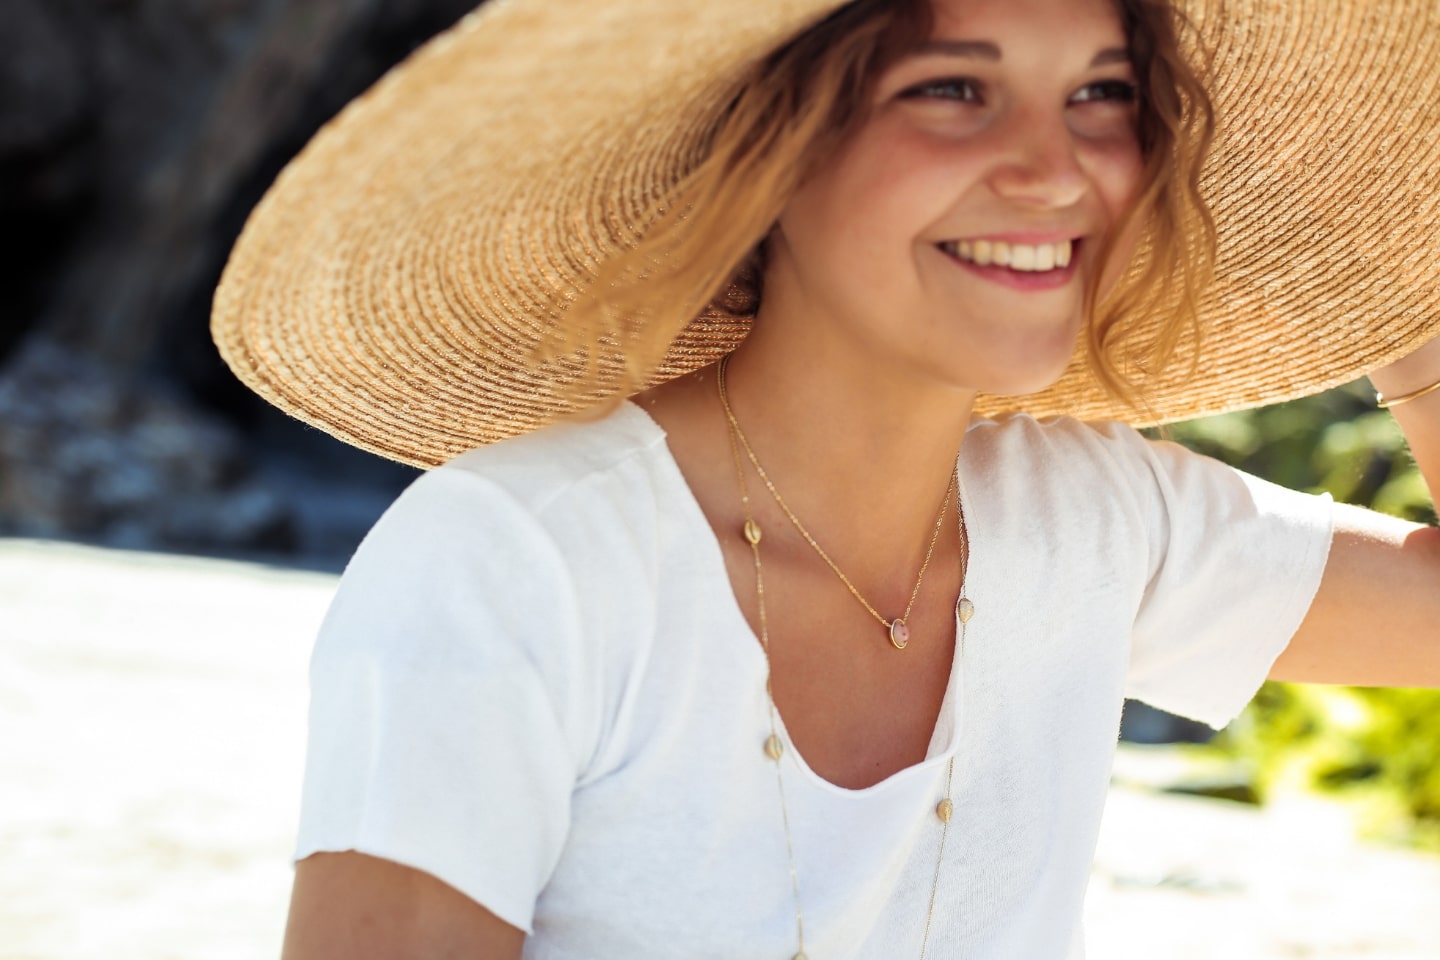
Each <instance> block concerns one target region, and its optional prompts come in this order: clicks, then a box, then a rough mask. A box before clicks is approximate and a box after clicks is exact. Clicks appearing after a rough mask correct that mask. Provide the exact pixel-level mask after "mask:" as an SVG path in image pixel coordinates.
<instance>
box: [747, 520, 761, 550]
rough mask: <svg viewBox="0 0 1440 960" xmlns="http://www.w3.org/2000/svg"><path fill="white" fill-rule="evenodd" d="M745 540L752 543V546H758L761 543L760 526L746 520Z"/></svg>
mask: <svg viewBox="0 0 1440 960" xmlns="http://www.w3.org/2000/svg"><path fill="white" fill-rule="evenodd" d="M745 539H746V540H748V541H750V545H751V546H756V545H758V544H759V543H760V524H758V523H756V522H755V521H754V520H746V521H745Z"/></svg>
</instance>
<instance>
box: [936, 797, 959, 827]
mask: <svg viewBox="0 0 1440 960" xmlns="http://www.w3.org/2000/svg"><path fill="white" fill-rule="evenodd" d="M954 813H955V804H953V803H951V802H950V798H949V797H946V798H945V799H944V800H941V801H940V802H939V803H938V804H936V805H935V816H937V817H939V818H940V822H941V823H949V822H950V818H951V817H952V816H953V815H954Z"/></svg>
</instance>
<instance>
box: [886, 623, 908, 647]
mask: <svg viewBox="0 0 1440 960" xmlns="http://www.w3.org/2000/svg"><path fill="white" fill-rule="evenodd" d="M890 642H891V644H893V645H894V647H895V649H896V650H904V649H905V644H907V643H909V642H910V628H909V627H907V626H905V621H904V620H901V619H900V618H899V617H896V618H895V619H894V620H891V621H890Z"/></svg>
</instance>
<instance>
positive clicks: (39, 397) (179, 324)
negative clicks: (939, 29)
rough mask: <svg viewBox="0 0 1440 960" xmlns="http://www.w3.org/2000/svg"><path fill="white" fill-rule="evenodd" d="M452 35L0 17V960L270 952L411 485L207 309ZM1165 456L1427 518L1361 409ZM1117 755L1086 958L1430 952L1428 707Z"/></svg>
mask: <svg viewBox="0 0 1440 960" xmlns="http://www.w3.org/2000/svg"><path fill="white" fill-rule="evenodd" d="M471 6H473V2H472V0H324V2H322V0H85V2H81V0H4V3H3V4H0V244H3V254H4V255H3V256H0V864H3V865H5V866H4V868H3V869H0V960H20V958H25V960H42V958H43V960H60V958H66V960H68V958H71V957H81V956H87V957H88V956H96V955H100V954H102V953H103V954H104V955H106V956H108V957H131V956H134V957H147V958H156V957H167V956H171V955H174V956H177V957H178V956H187V957H221V956H229V955H231V954H233V955H235V956H237V957H238V956H254V955H256V954H257V953H260V954H264V953H270V954H274V953H275V950H276V948H277V947H278V942H279V930H280V927H281V925H282V924H283V911H284V903H285V898H286V896H287V895H288V882H289V868H288V861H287V856H288V843H289V836H290V832H291V831H292V830H293V819H294V815H295V803H296V799H297V797H296V791H297V790H298V783H299V763H300V756H301V751H302V750H303V723H304V696H305V693H304V665H305V658H306V655H307V654H308V643H309V639H310V637H311V635H313V632H314V629H315V627H316V625H317V624H318V621H319V617H320V616H321V615H322V614H323V611H324V607H325V604H326V602H328V597H329V594H330V591H331V590H333V583H334V575H335V574H336V573H337V572H338V571H339V570H340V569H341V568H342V567H343V564H344V562H345V560H346V558H347V557H348V556H349V554H350V552H351V551H352V550H353V549H354V546H355V544H356V543H357V542H358V541H359V538H360V537H361V536H362V535H363V533H364V532H365V530H366V529H368V527H369V525H370V524H371V523H372V522H373V521H374V519H375V518H376V517H377V516H378V515H379V513H380V511H381V510H383V509H384V507H385V506H386V505H387V504H388V503H389V502H390V500H392V499H393V498H394V496H395V495H396V494H397V493H398V492H399V491H400V490H401V489H402V488H403V487H404V485H405V484H406V483H408V482H409V480H410V479H411V478H412V477H413V476H414V471H412V470H410V469H408V468H405V467H401V466H398V465H396V464H392V463H388V462H386V461H382V460H379V459H377V458H375V457H373V456H370V455H368V454H365V453H362V452H359V451H356V450H353V449H351V448H349V447H346V446H344V445H342V444H340V443H338V442H337V441H334V440H332V439H330V438H329V437H328V436H326V435H324V434H322V433H319V432H318V431H315V430H313V429H311V428H308V427H305V426H303V425H301V424H299V423H297V422H295V421H293V420H290V419H289V418H287V417H285V416H284V415H282V414H280V413H277V412H275V411H274V410H273V409H272V408H270V407H269V406H268V405H267V404H265V403H264V402H263V401H261V400H259V399H258V398H256V397H255V396H253V395H252V394H250V393H249V392H248V391H247V390H245V389H244V388H243V387H241V386H240V385H239V384H238V383H237V382H236V381H235V380H234V379H233V378H232V377H231V376H230V375H229V373H228V372H227V371H226V370H225V368H224V367H223V365H222V364H221V362H220V360H219V358H218V356H217V355H216V353H215V351H214V349H213V347H212V345H211V342H210V337H209V332H208V325H207V319H208V310H209V301H210V296H211V293H212V291H213V289H214V286H215V283H216V281H217V280H218V277H219V274H220V270H221V268H222V266H223V264H224V260H225V256H226V254H227V253H228V251H229V248H230V246H231V244H232V243H233V242H234V239H235V236H236V235H237V233H238V231H239V229H240V227H241V225H242V224H243V222H244V219H245V216H246V215H247V213H248V211H249V210H250V208H251V207H252V206H253V205H254V204H255V203H256V201H258V200H259V198H260V196H261V194H262V193H263V191H264V190H265V188H266V187H267V186H268V185H269V183H270V182H271V181H272V180H273V178H274V177H275V175H276V174H277V173H278V172H279V170H280V169H281V167H282V166H283V165H284V164H285V162H286V161H287V160H288V159H289V158H290V157H291V156H292V155H293V154H294V153H295V152H296V151H297V150H298V149H299V148H300V147H301V146H302V145H303V144H304V143H305V142H306V140H307V139H308V138H309V137H310V135H311V134H312V133H313V132H314V131H315V130H316V129H317V128H318V126H319V125H320V124H322V123H323V122H324V121H325V120H326V119H328V118H329V117H331V116H333V115H334V113H335V112H336V111H337V110H338V109H339V108H340V107H341V106H343V104H344V103H346V102H347V101H348V100H349V99H351V98H352V97H353V96H355V95H356V94H358V93H359V92H361V91H362V90H364V89H365V88H366V87H367V86H368V85H369V84H370V83H372V82H373V81H374V80H375V79H376V78H378V77H379V76H380V74H381V73H383V72H384V70H385V69H386V68H387V67H388V66H390V65H391V64H393V63H394V62H396V61H398V60H399V59H401V58H403V57H404V56H405V55H406V54H407V53H408V52H409V51H410V50H412V49H413V48H414V47H415V46H417V45H418V44H420V43H421V42H423V41H424V40H425V39H426V38H428V37H429V36H431V35H433V34H434V33H435V32H437V31H439V30H440V29H443V28H444V27H445V26H448V25H449V24H450V23H453V22H454V21H455V20H456V19H458V18H459V17H460V16H461V15H462V14H463V13H465V12H467V10H468V9H469V8H470V7H471ZM1168 434H1169V435H1170V436H1171V437H1172V438H1173V439H1176V440H1178V441H1180V442H1182V443H1186V444H1188V445H1190V446H1192V447H1194V448H1195V449H1198V450H1201V451H1203V452H1205V453H1208V454H1211V455H1214V456H1216V457H1219V458H1221V459H1223V460H1226V461H1228V462H1230V463H1233V464H1236V465H1238V466H1240V467H1242V468H1244V469H1246V470H1249V471H1251V472H1253V473H1256V474H1259V475H1261V476H1264V477H1267V478H1269V479H1272V480H1275V481H1277V482H1280V483H1283V484H1286V485H1288V486H1291V487H1295V488H1297V489H1301V490H1311V491H1317V492H1318V491H1329V492H1330V493H1332V494H1333V495H1334V496H1335V497H1336V498H1337V499H1341V500H1347V501H1351V502H1355V503H1362V504H1367V505H1370V506H1373V507H1375V508H1376V509H1379V510H1384V511H1387V512H1390V513H1395V514H1397V515H1400V516H1404V517H1408V518H1410V519H1414V520H1420V521H1433V520H1434V513H1433V509H1432V507H1431V505H1430V498H1429V496H1428V494H1427V492H1426V491H1425V489H1424V485H1423V483H1422V481H1421V480H1420V477H1419V474H1418V472H1417V471H1416V470H1415V468H1414V466H1413V463H1412V462H1411V460H1410V459H1409V456H1408V453H1407V451H1406V449H1405V445H1404V442H1403V438H1402V437H1401V436H1400V434H1399V432H1398V430H1397V429H1396V428H1395V426H1394V424H1393V422H1392V421H1391V420H1390V418H1389V415H1388V414H1386V413H1384V412H1383V411H1377V410H1375V408H1374V403H1373V393H1372V392H1371V391H1370V390H1369V389H1368V387H1367V386H1366V385H1365V384H1364V383H1357V384H1352V385H1350V386H1347V387H1344V388H1341V389H1338V390H1334V391H1331V392H1329V393H1326V394H1323V395H1321V396H1318V397H1314V398H1310V399H1307V400H1304V401H1300V402H1296V403H1291V404H1286V405H1283V406H1279V407H1273V408H1268V409H1264V410H1259V411H1252V412H1247V413H1240V414H1233V415H1229V416H1225V417H1219V418H1212V419H1208V420H1204V421H1196V422H1192V423H1187V424H1181V425H1177V426H1175V427H1172V428H1170V429H1169V431H1168ZM1417 639H1419V638H1417ZM1426 639H1433V638H1426ZM1123 734H1124V737H1125V739H1126V741H1127V746H1126V747H1125V748H1124V749H1122V755H1121V760H1120V763H1119V765H1118V766H1117V771H1116V788H1115V789H1116V796H1115V798H1113V799H1112V803H1111V812H1110V814H1107V824H1106V833H1105V837H1104V838H1103V839H1102V845H1101V854H1100V859H1099V861H1098V863H1097V872H1096V882H1095V884H1094V885H1092V891H1091V911H1092V915H1091V926H1092V938H1094V941H1095V944H1094V948H1095V952H1096V955H1098V956H1107V957H1123V956H1132V955H1133V956H1137V957H1138V956H1141V955H1146V956H1153V955H1155V954H1156V953H1157V952H1159V953H1161V954H1162V955H1166V956H1171V957H1178V956H1189V955H1194V956H1214V955H1216V953H1217V952H1222V951H1223V952H1226V953H1228V954H1230V955H1233V956H1257V957H1260V956H1265V957H1268V956H1275V957H1280V956H1287V957H1288V956H1327V957H1328V956H1335V957H1340V956H1361V955H1364V956H1387V957H1409V956H1412V955H1413V956H1440V952H1437V951H1440V948H1434V946H1433V945H1434V944H1435V943H1440V921H1437V920H1436V919H1435V911H1434V909H1433V908H1434V907H1435V906H1440V693H1437V692H1435V691H1420V690H1390V691H1377V690H1361V689H1346V688H1325V687H1302V686H1293V685H1279V684H1272V685H1268V686H1267V687H1266V688H1265V689H1264V690H1263V691H1262V692H1261V694H1260V696H1259V697H1257V699H1256V701H1255V703H1254V704H1253V705H1252V706H1251V708H1250V710H1249V711H1248V712H1247V714H1246V715H1245V716H1244V717H1242V718H1241V719H1240V720H1239V721H1237V722H1236V723H1234V724H1232V725H1231V727H1230V728H1229V729H1228V730H1227V731H1225V732H1224V733H1223V734H1221V735H1220V736H1218V737H1214V738H1212V737H1210V736H1209V731H1208V728H1205V727H1201V726H1198V725H1196V724H1193V723H1189V722H1186V721H1183V720H1179V719H1178V718H1174V717H1170V716H1168V715H1165V714H1161V713H1158V712H1156V711H1153V710H1149V709H1146V708H1143V707H1141V706H1139V705H1133V704H1132V705H1130V706H1129V707H1127V712H1126V720H1125V727H1124V731H1123ZM1317 857H1318V858H1319V859H1318V860H1317ZM1280 863H1283V864H1285V870H1284V871H1281V872H1276V869H1277V868H1276V864H1280ZM1317 878H1318V879H1317ZM1426 903H1428V904H1429V905H1430V909H1428V910H1427V909H1426V907H1425V906H1424V904H1426ZM1277 904H1279V905H1281V906H1283V907H1284V909H1285V910H1289V911H1290V912H1289V913H1284V912H1283V911H1282V915H1277V913H1276V911H1277V909H1280V908H1279V907H1277ZM1307 910H1308V911H1310V912H1309V913H1308V914H1307V913H1304V911H1307ZM1296 911H1300V912H1299V913H1297V912H1296ZM1277 916H1279V919H1277ZM1146 918H1148V920H1147V919H1146ZM1286 918H1289V921H1287V919H1286ZM1367 923H1368V924H1369V925H1370V926H1368V927H1367V926H1365V924H1367ZM1147 924H1148V925H1147ZM1232 934H1233V939H1225V938H1226V937H1231V936H1232ZM1147 937H1148V938H1149V939H1147ZM1177 938H1178V939H1177ZM1426 938H1428V939H1426ZM1182 940H1183V941H1184V943H1186V944H1189V945H1190V946H1189V947H1186V948H1185V949H1193V950H1195V951H1197V952H1194V953H1193V954H1190V953H1185V952H1183V950H1182V948H1181V947H1179V946H1177V943H1179V942H1180V941H1182ZM1422 945H1423V946H1422ZM1412 950H1413V951H1415V952H1413V953H1412Z"/></svg>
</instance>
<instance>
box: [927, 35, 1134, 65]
mask: <svg viewBox="0 0 1440 960" xmlns="http://www.w3.org/2000/svg"><path fill="white" fill-rule="evenodd" d="M937 53H939V54H944V55H946V56H951V57H969V58H971V59H974V60H995V61H998V60H1000V48H999V47H998V46H997V45H995V44H993V43H991V42H990V41H988V40H926V41H925V42H924V43H921V44H918V45H917V46H916V47H915V48H914V49H913V50H911V51H910V53H909V54H908V56H911V57H923V56H926V55H928V54H937ZM1129 62H1130V51H1129V50H1127V49H1125V48H1124V47H1106V48H1105V49H1104V50H1101V51H1100V52H1099V53H1097V54H1095V57H1094V59H1092V60H1091V61H1090V66H1092V67H1103V66H1106V65H1107V64H1112V63H1129Z"/></svg>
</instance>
